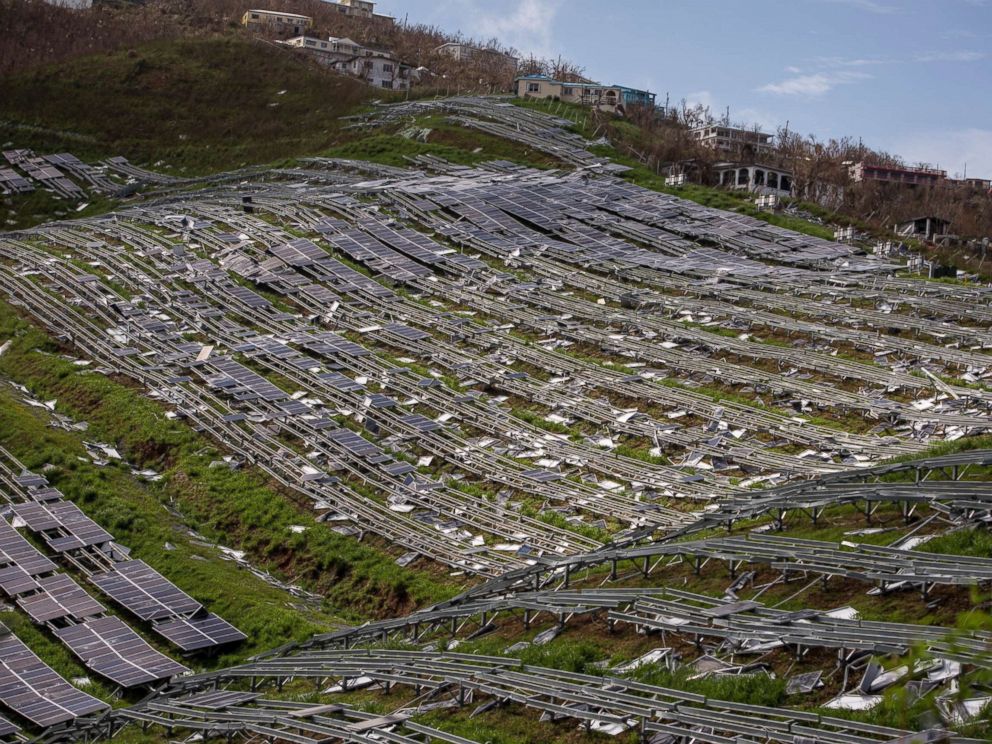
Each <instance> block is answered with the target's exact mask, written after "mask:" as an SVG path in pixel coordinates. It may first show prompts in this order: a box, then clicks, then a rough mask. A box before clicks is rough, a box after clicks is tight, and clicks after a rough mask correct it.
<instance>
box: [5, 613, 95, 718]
mask: <svg viewBox="0 0 992 744" xmlns="http://www.w3.org/2000/svg"><path fill="white" fill-rule="evenodd" d="M0 703H3V705H5V706H6V707H8V708H9V709H10V710H12V711H14V712H15V713H17V714H18V715H20V716H23V717H24V718H25V719H27V720H29V721H31V723H33V724H35V725H37V726H41V727H48V726H54V725H55V724H57V723H63V722H64V721H71V720H73V719H74V718H78V717H79V716H85V715H88V714H90V713H96V712H97V711H101V710H106V709H107V708H108V707H109V706H108V705H107V704H106V703H103V702H101V701H99V700H97V699H96V698H94V697H92V696H90V695H87V694H86V693H85V692H82V691H81V690H77V689H76V688H75V687H73V686H72V685H70V684H69V683H68V682H66V681H65V680H64V679H62V678H61V677H60V676H59V675H58V674H56V673H55V671H54V670H53V669H52V668H51V667H49V666H48V665H46V664H45V663H44V662H43V661H42V660H41V659H39V658H38V657H37V656H35V655H34V654H33V653H32V652H31V650H30V649H29V648H28V647H27V646H25V645H24V644H23V643H22V642H21V641H20V640H19V639H18V638H17V637H16V636H14V635H13V633H11V632H10V631H9V630H8V629H7V628H6V627H5V626H3V625H0Z"/></svg>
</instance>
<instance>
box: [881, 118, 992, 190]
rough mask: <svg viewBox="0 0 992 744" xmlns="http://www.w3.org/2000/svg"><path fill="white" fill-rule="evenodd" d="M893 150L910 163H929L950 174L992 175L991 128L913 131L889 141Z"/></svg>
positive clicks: (987, 176) (977, 176)
mask: <svg viewBox="0 0 992 744" xmlns="http://www.w3.org/2000/svg"><path fill="white" fill-rule="evenodd" d="M891 148H892V150H893V151H894V152H897V153H899V154H900V155H901V156H902V157H903V158H905V159H906V160H907V161H908V162H910V163H930V164H931V165H939V166H940V167H941V168H944V169H945V170H946V171H947V172H948V173H949V174H950V175H955V174H962V173H963V171H964V167H965V164H967V166H968V175H969V176H972V177H975V178H992V129H977V128H970V129H958V130H951V131H925V132H915V133H913V134H910V135H906V136H903V137H900V138H897V139H896V140H895V141H894V142H892V143H891Z"/></svg>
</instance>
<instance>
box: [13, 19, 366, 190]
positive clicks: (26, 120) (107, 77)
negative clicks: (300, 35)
mask: <svg viewBox="0 0 992 744" xmlns="http://www.w3.org/2000/svg"><path fill="white" fill-rule="evenodd" d="M373 93H376V94H377V95H378V94H379V93H380V92H379V91H374V90H373V89H372V88H369V87H368V86H366V85H364V84H363V83H361V82H359V81H357V80H354V79H351V78H348V77H345V76H342V75H337V74H334V73H332V72H329V71H327V70H323V69H321V68H319V67H318V66H316V65H314V64H311V63H309V62H307V61H305V60H304V59H302V58H300V57H298V56H297V55H295V54H292V53H291V52H289V51H287V50H285V49H280V48H278V47H275V46H273V45H271V44H267V43H265V42H262V41H252V40H250V39H248V38H246V37H241V36H238V35H231V36H225V37H213V38H205V39H182V40H175V41H159V42H153V43H150V44H145V45H142V46H140V47H137V48H136V49H131V50H122V51H118V52H113V53H111V54H101V55H93V56H88V57H80V58H77V59H73V60H69V61H67V62H64V63H61V64H57V65H52V66H47V67H42V68H38V69H33V70H30V71H27V72H23V73H19V74H16V75H14V76H12V77H10V78H7V79H4V80H0V100H2V101H3V106H2V108H0V110H2V114H0V118H2V119H3V121H2V123H0V140H2V141H3V142H5V143H6V142H12V143H14V144H15V145H16V146H18V147H33V148H35V149H37V150H39V151H41V152H58V151H62V150H68V151H70V152H72V153H74V154H76V155H78V156H79V157H82V158H84V159H87V158H97V157H104V156H107V155H125V156H127V157H128V158H131V159H132V160H134V161H135V162H139V163H144V164H153V163H157V162H159V161H161V165H160V166H159V168H160V169H162V170H164V171H165V172H171V173H174V174H187V175H193V174H200V173H209V172H213V171H217V170H222V169H226V168H235V167H238V166H240V165H243V164H251V163H262V162H271V161H274V160H278V159H281V158H287V157H291V156H295V155H301V154H312V153H315V152H318V151H320V150H322V149H324V148H326V147H328V146H330V144H332V142H333V141H334V139H335V135H336V134H337V133H338V131H339V129H340V124H339V121H338V117H340V116H342V115H344V114H345V113H348V112H349V111H352V110H354V109H355V108H356V107H358V106H360V105H361V104H363V103H364V102H366V101H367V100H369V99H370V98H371V95H372V94H373Z"/></svg>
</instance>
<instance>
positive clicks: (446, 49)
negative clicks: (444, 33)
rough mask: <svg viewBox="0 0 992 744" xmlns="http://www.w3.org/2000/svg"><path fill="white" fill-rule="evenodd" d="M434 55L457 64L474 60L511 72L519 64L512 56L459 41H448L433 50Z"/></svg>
mask: <svg viewBox="0 0 992 744" xmlns="http://www.w3.org/2000/svg"><path fill="white" fill-rule="evenodd" d="M434 53H435V54H441V55H444V56H446V57H451V58H452V59H454V60H455V61H457V62H467V61H469V60H476V61H482V62H483V63H485V64H491V65H495V66H498V67H501V68H507V69H512V70H516V69H517V66H518V64H519V62H520V60H518V59H517V58H516V57H514V56H513V55H512V54H507V53H506V52H501V51H499V50H498V49H490V48H487V47H477V46H472V45H471V44H464V43H462V42H460V41H449V42H448V43H447V44H442V45H441V46H439V47H437V48H436V49H435V50H434Z"/></svg>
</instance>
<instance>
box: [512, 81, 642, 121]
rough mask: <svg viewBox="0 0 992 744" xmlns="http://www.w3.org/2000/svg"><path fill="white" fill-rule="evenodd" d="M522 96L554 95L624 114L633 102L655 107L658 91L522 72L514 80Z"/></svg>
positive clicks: (638, 104)
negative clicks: (564, 79) (573, 80)
mask: <svg viewBox="0 0 992 744" xmlns="http://www.w3.org/2000/svg"><path fill="white" fill-rule="evenodd" d="M514 85H515V87H516V93H517V97H519V98H552V99H555V100H561V101H565V102H566V103H578V104H581V105H583V106H590V107H592V108H596V109H599V110H600V111H608V112H610V113H616V114H620V115H623V114H624V113H625V112H626V110H627V109H628V108H630V107H631V106H646V107H651V108H654V106H655V94H654V93H651V92H650V91H647V90H640V89H638V88H628V87H627V86H625V85H602V84H601V83H592V82H575V83H572V82H565V81H562V80H555V79H554V78H550V77H548V76H547V75H521V76H520V77H518V78H516V80H515V81H514Z"/></svg>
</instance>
